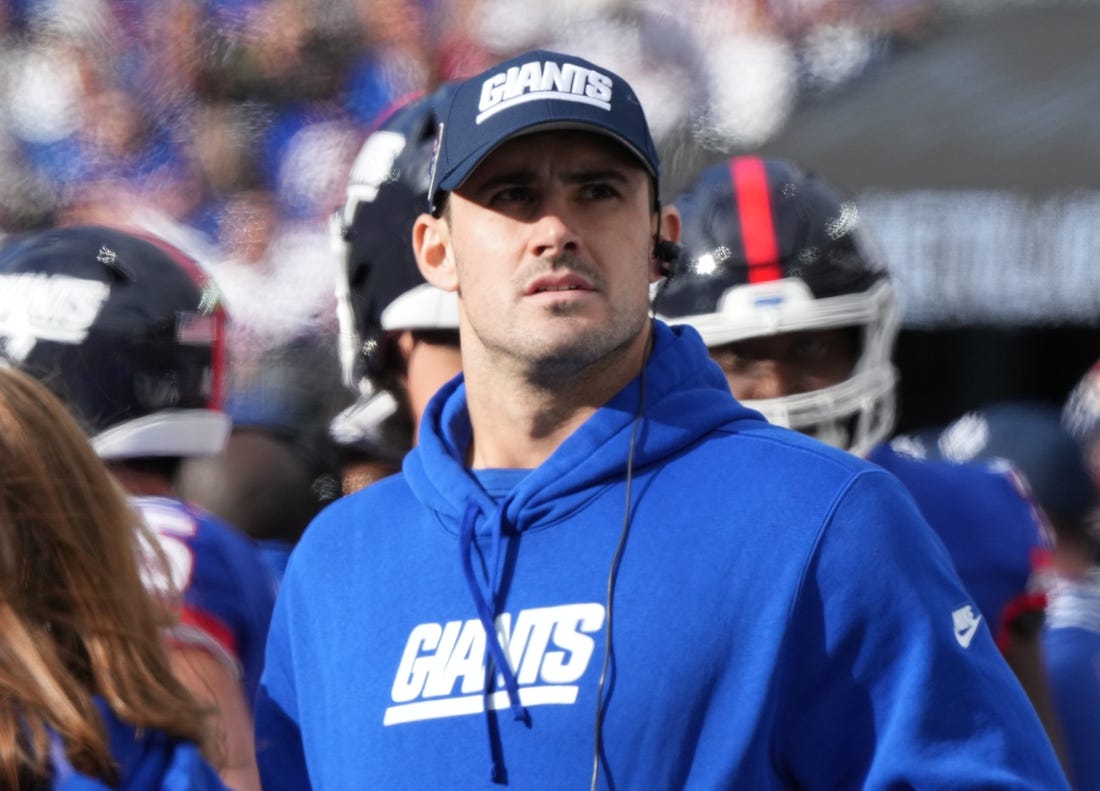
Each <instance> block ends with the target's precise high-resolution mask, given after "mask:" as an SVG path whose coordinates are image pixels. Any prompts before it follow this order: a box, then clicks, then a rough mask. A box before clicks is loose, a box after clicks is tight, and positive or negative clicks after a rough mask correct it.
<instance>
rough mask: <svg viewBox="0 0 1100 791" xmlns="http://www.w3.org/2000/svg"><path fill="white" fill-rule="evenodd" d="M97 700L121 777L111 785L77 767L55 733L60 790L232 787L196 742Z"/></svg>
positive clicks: (211, 790) (212, 790)
mask: <svg viewBox="0 0 1100 791" xmlns="http://www.w3.org/2000/svg"><path fill="white" fill-rule="evenodd" d="M96 705H97V706H98V707H99V711H100V715H101V716H102V717H103V721H104V724H105V725H106V726H107V737H108V740H109V742H110V749H111V757H112V758H113V759H114V760H115V763H116V764H117V765H118V769H119V780H118V782H117V783H116V784H113V785H110V786H108V785H106V784H105V783H104V782H103V781H102V780H98V779H94V778H91V777H88V776H87V775H83V774H81V773H79V772H77V771H76V770H75V769H74V768H73V767H72V764H70V763H69V761H68V759H67V758H66V756H65V752H64V749H63V748H62V747H61V743H60V741H59V740H57V739H56V738H55V739H54V741H53V743H52V745H51V750H50V756H51V758H52V759H53V761H52V763H53V774H54V778H53V784H52V788H53V789H55V791H108V789H115V791H227V790H226V787H225V786H224V785H223V784H222V782H221V780H220V779H219V778H218V775H217V773H215V772H214V770H213V769H212V768H211V767H210V766H209V765H208V764H207V763H206V761H205V760H203V758H202V756H201V755H200V753H199V748H198V747H197V746H196V745H194V744H192V743H191V742H186V741H181V740H180V739H176V738H174V737H172V736H169V735H168V734H166V733H163V732H162V731H156V730H150V729H148V728H141V729H137V728H134V727H133V726H132V725H129V724H127V723H125V722H123V721H122V720H120V719H119V718H118V717H117V716H116V715H115V714H114V712H112V711H111V710H110V709H109V708H108V707H107V705H106V704H105V703H104V702H103V701H102V700H101V699H97V700H96Z"/></svg>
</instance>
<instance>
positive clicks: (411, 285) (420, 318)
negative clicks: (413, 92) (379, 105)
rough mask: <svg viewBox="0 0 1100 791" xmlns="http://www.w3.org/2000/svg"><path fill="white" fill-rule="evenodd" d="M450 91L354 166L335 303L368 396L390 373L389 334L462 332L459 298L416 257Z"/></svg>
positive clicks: (383, 128)
mask: <svg viewBox="0 0 1100 791" xmlns="http://www.w3.org/2000/svg"><path fill="white" fill-rule="evenodd" d="M451 90H452V87H451V85H450V84H446V85H444V86H442V87H440V88H438V89H436V91H435V92H434V93H431V94H428V95H426V96H423V97H421V98H419V99H416V100H413V101H412V102H410V103H407V104H405V105H403V106H401V107H400V108H398V109H397V110H396V111H395V112H394V113H393V114H392V115H390V116H389V117H388V118H387V119H386V120H385V121H384V122H383V123H382V124H381V125H380V126H379V127H378V128H377V129H376V130H375V131H374V132H372V133H371V134H370V135H369V136H368V137H367V139H366V141H365V142H364V143H363V146H362V148H361V149H360V150H359V153H358V155H357V156H356V158H355V162H354V164H353V165H352V168H351V173H350V176H349V179H348V187H347V195H346V199H345V201H344V204H343V206H342V207H341V208H340V209H339V210H338V211H337V212H336V214H335V215H334V217H333V223H332V226H333V236H334V238H335V240H336V243H337V247H338V248H339V249H340V251H341V255H342V257H343V267H342V270H341V274H340V276H338V278H337V287H336V297H337V304H338V317H339V321H340V338H341V343H340V361H341V367H342V370H343V377H344V382H345V384H346V385H347V386H348V387H350V388H352V389H353V390H358V391H359V392H361V393H364V394H367V395H369V394H370V393H371V391H372V387H371V384H370V380H371V378H372V377H376V376H378V375H379V374H380V373H381V372H382V370H383V369H384V368H385V364H386V359H385V354H384V349H383V343H382V340H383V336H384V334H385V333H386V332H387V331H390V330H454V331H456V332H457V330H458V298H457V297H456V296H455V295H454V294H453V293H450V292H446V291H443V290H442V289H439V288H436V287H435V286H432V285H430V284H428V282H427V281H425V280H424V278H423V276H422V275H421V274H420V269H419V268H418V266H417V263H416V257H415V255H414V253H413V249H412V229H413V224H414V222H415V220H416V218H417V217H418V216H419V215H420V214H422V213H423V212H426V211H427V210H428V184H429V181H430V170H431V162H432V153H433V149H434V146H435V142H436V136H437V134H436V133H437V129H438V124H437V122H436V115H435V106H436V104H437V103H438V102H441V101H443V100H444V99H445V98H446V97H447V96H448V95H449V92H450V91H451Z"/></svg>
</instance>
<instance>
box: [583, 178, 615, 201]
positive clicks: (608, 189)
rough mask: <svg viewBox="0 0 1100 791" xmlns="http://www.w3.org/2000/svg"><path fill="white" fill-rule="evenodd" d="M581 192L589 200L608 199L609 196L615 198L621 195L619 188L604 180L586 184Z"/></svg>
mask: <svg viewBox="0 0 1100 791" xmlns="http://www.w3.org/2000/svg"><path fill="white" fill-rule="evenodd" d="M581 192H582V194H583V195H584V197H585V198H587V199H589V200H606V199H607V198H615V197H618V195H619V191H618V190H617V189H615V188H614V187H612V186H611V185H610V184H607V183H604V182H597V183H594V184H585V185H584V189H583V190H581Z"/></svg>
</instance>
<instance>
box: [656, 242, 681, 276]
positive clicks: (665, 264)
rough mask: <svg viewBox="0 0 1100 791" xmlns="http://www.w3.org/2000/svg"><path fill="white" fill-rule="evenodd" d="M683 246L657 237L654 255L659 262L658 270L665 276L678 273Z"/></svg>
mask: <svg viewBox="0 0 1100 791" xmlns="http://www.w3.org/2000/svg"><path fill="white" fill-rule="evenodd" d="M682 251H683V248H682V247H681V246H680V245H678V244H676V242H670V241H669V240H668V239H657V240H656V241H654V243H653V257H654V258H656V259H657V261H658V262H659V266H658V270H659V271H660V273H661V274H662V275H663V276H665V277H672V276H673V275H675V274H676V267H677V265H678V264H679V263H680V254H681V252H682Z"/></svg>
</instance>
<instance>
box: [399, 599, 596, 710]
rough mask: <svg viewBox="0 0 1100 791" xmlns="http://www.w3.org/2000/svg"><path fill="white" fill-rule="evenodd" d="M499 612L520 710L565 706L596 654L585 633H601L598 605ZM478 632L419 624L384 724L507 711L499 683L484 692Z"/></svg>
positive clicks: (470, 626)
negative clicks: (491, 691) (490, 690)
mask: <svg viewBox="0 0 1100 791" xmlns="http://www.w3.org/2000/svg"><path fill="white" fill-rule="evenodd" d="M512 620H513V619H512V616H511V615H510V614H509V613H504V614H502V615H501V616H500V617H498V618H497V621H496V627H497V632H498V633H499V634H500V639H501V643H502V644H503V645H504V646H505V648H506V650H507V653H508V660H509V663H510V664H511V666H512V669H513V670H514V671H515V675H516V681H517V682H518V684H519V687H520V688H519V697H520V702H521V703H522V704H523V705H524V706H544V705H549V704H565V705H568V704H572V703H575V702H576V700H577V692H578V686H577V682H578V681H579V680H580V679H581V677H582V676H583V675H584V674H585V671H586V670H587V669H588V667H589V665H590V663H591V661H592V655H593V653H594V651H595V645H596V643H595V640H594V639H593V638H592V637H591V635H593V634H596V633H597V632H599V631H600V629H602V628H603V624H604V608H603V605H601V604H594V603H588V604H563V605H560V606H557V607H538V608H534V609H530V610H520V612H519V613H518V614H517V615H516V616H515V623H514V625H513V623H512ZM485 657H486V647H485V629H484V628H483V627H482V625H481V622H480V621H479V620H478V619H476V618H473V619H471V620H468V621H448V622H447V623H423V624H420V625H418V626H416V627H414V628H413V630H412V632H411V633H410V634H409V639H408V641H407V642H406V644H405V650H404V652H403V653H402V655H401V662H400V664H399V665H398V668H397V675H396V677H395V678H394V680H393V688H392V690H391V697H392V699H393V704H394V705H392V706H390V707H388V708H387V709H386V714H385V717H384V718H383V724H385V725H398V724H400V723H403V722H416V721H418V720H432V719H439V718H442V717H458V716H461V715H465V714H477V713H480V712H483V711H485V708H486V706H488V707H489V708H490V709H506V708H508V696H507V693H506V692H505V691H504V690H503V688H502V687H503V684H502V683H500V682H498V683H497V685H496V686H497V688H498V689H499V690H500V691H498V692H494V693H493V694H492V695H490V696H488V697H486V695H485V681H486V673H485V667H486V664H485V661H486V660H485Z"/></svg>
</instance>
